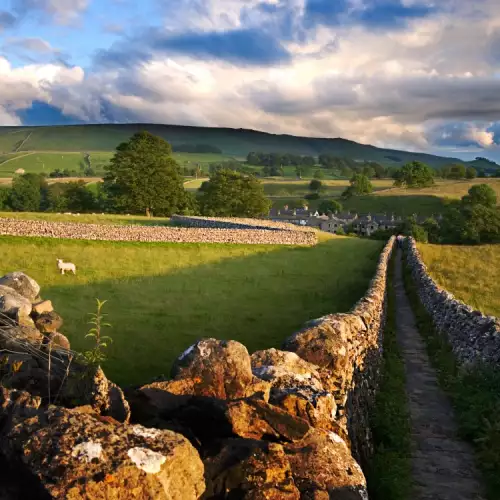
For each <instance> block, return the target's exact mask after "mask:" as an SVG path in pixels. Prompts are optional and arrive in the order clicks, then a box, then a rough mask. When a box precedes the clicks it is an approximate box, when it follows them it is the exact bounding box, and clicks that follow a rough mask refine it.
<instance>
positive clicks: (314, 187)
mask: <svg viewBox="0 0 500 500" xmlns="http://www.w3.org/2000/svg"><path fill="white" fill-rule="evenodd" d="M322 187H323V183H322V182H321V181H320V180H319V179H313V180H312V181H311V182H310V183H309V190H310V191H313V192H316V193H318V192H319V190H320V189H321V188H322Z"/></svg>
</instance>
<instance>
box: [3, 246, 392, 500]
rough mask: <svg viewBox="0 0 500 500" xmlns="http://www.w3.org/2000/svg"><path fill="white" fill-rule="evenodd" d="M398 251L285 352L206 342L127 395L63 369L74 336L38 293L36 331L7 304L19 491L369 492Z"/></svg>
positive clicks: (74, 368) (298, 495)
mask: <svg viewBox="0 0 500 500" xmlns="http://www.w3.org/2000/svg"><path fill="white" fill-rule="evenodd" d="M393 246H394V239H391V240H390V242H389V243H388V244H387V246H386V247H385V249H384V250H383V252H382V254H381V256H380V261H379V264H378V267H377V271H376V275H375V277H374V279H373V280H372V283H371V285H370V288H369V289H368V291H367V293H366V295H365V296H364V297H363V298H362V299H361V300H360V301H359V302H358V303H357V304H356V305H355V306H354V308H353V309H352V311H351V312H350V313H348V314H334V315H329V316H325V317H323V318H319V319H317V320H313V321H310V322H309V323H308V324H307V325H306V326H305V328H304V329H303V330H301V331H299V332H297V333H295V334H294V335H292V336H291V337H289V338H288V339H287V340H286V341H285V342H284V345H283V350H278V349H267V350H263V351H258V352H255V353H253V354H252V355H250V353H249V352H248V350H247V349H246V347H245V346H243V345H242V344H240V343H239V342H235V341H232V340H228V341H223V340H216V339H201V340H199V341H198V342H196V343H195V344H194V345H192V346H191V347H189V348H188V349H187V350H186V351H185V352H184V353H182V354H181V355H180V356H179V357H178V358H177V360H176V362H175V363H174V365H173V368H172V373H171V378H170V379H159V380H156V381H154V382H151V383H149V384H146V385H143V386H141V387H135V388H128V389H127V390H126V391H125V394H126V397H125V395H124V393H123V391H122V390H121V389H120V388H119V387H118V386H116V385H115V384H113V383H112V382H110V381H109V380H108V379H107V378H106V376H105V374H104V372H103V371H102V370H101V369H100V368H96V369H95V368H94V369H93V370H92V371H91V372H90V373H88V368H89V367H88V366H83V365H82V364H81V363H79V359H78V357H77V356H76V357H74V358H72V359H73V361H72V363H71V365H69V363H68V359H70V358H71V356H75V354H74V353H72V351H70V349H69V342H68V344H67V345H62V344H64V342H62V341H61V339H60V338H58V337H57V338H58V340H59V341H58V342H57V343H56V342H55V338H54V336H59V335H60V336H62V334H61V333H60V332H59V329H62V328H63V323H62V320H61V318H60V317H59V316H58V315H57V313H55V312H54V311H53V310H52V304H50V306H49V305H48V304H45V305H44V306H43V307H40V303H41V300H42V299H41V298H40V296H39V291H38V293H37V296H36V297H32V296H30V297H31V298H29V299H28V298H27V297H23V298H24V299H26V300H27V301H28V303H29V305H30V307H31V311H30V312H29V318H30V319H32V321H33V326H30V327H26V326H20V325H19V324H18V323H17V318H18V316H19V314H18V312H17V311H15V305H13V303H12V302H9V306H8V309H7V307H5V309H6V311H7V313H8V314H9V315H10V316H8V317H9V318H10V321H11V324H8V322H6V323H7V326H5V327H0V349H5V345H7V344H9V343H10V344H12V343H14V344H16V343H17V347H18V348H19V347H22V346H24V348H25V354H23V355H22V358H16V359H10V358H9V359H8V360H7V361H6V362H5V363H4V364H2V365H1V370H2V371H1V372H0V374H1V375H2V378H1V384H0V461H3V462H2V463H4V462H5V463H6V464H10V468H11V469H12V474H11V475H10V477H11V479H13V478H15V479H17V480H18V481H19V487H21V486H22V487H23V488H28V489H29V491H28V492H27V493H24V497H26V498H29V497H30V495H31V497H33V498H58V499H59V498H60V499H63V498H70V499H80V498H81V499H83V498H88V499H90V498H110V499H118V498H119V499H132V498H134V499H135V498H151V499H173V500H189V499H197V498H202V499H216V498H217V499H221V498H228V499H230V498H243V499H246V500H251V499H255V500H261V499H269V500H274V499H275V500H281V499H285V500H287V499H290V500H296V499H297V500H298V499H311V500H312V499H323V498H324V499H327V498H335V499H338V500H366V499H367V498H368V496H367V488H366V480H365V477H364V475H363V472H362V469H361V467H360V465H359V464H361V465H364V464H366V463H367V461H368V460H369V458H370V455H371V453H372V443H371V431H370V425H369V419H368V416H369V410H370V407H371V406H372V405H373V401H374V397H375V394H376V391H377V387H378V381H379V371H380V365H381V359H382V352H381V346H382V343H381V340H382V328H383V325H384V320H385V298H386V275H387V265H388V261H389V258H390V256H391V252H392V249H393ZM0 282H1V278H0ZM5 288H8V287H5ZM2 290H3V291H2ZM2 290H0V297H2V296H3V295H2V293H3V294H5V295H9V296H10V295H12V293H17V292H15V291H14V290H12V289H9V290H5V289H2ZM10 290H12V292H11V291H10ZM25 295H26V294H25ZM18 306H19V308H20V309H22V308H24V312H26V303H25V302H24V301H21V300H19V303H18ZM13 309H14V310H13ZM34 332H36V334H35V333H34ZM52 340H53V343H52V344H53V345H52V344H49V343H50V342H51V341H52ZM66 340H67V339H66ZM48 345H51V350H50V352H48V347H47V346H48ZM49 355H50V356H51V358H50V359H51V371H50V374H49V376H48V372H47V368H48V359H49ZM21 361H22V363H21V365H20V366H19V363H20V362H21ZM14 367H17V368H16V369H14ZM68 380H70V381H71V383H68ZM79 381H80V382H81V383H79ZM83 381H84V383H83ZM49 388H50V392H49ZM49 394H51V395H52V396H51V397H50V399H49ZM55 395H57V396H55ZM20 478H24V479H22V480H21V479H20ZM26 478H28V479H29V481H28V480H27V479H26ZM16 484H17V483H16ZM35 492H36V495H38V496H35ZM0 493H1V491H0ZM43 495H45V496H43Z"/></svg>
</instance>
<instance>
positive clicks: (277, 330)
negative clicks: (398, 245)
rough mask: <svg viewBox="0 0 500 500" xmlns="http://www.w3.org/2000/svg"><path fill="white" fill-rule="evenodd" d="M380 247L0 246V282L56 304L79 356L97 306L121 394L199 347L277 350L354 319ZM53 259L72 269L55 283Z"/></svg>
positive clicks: (360, 243)
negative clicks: (16, 278) (213, 341)
mask: <svg viewBox="0 0 500 500" xmlns="http://www.w3.org/2000/svg"><path fill="white" fill-rule="evenodd" d="M381 248H382V243H381V242H376V241H369V240H361V239H355V238H341V237H338V238H332V237H325V238H323V239H322V242H321V243H320V244H318V245H317V246H316V247H314V248H303V247H280V246H260V245H248V246H245V245H213V244H212V245H209V244H141V243H112V242H86V241H69V240H54V239H42V238H40V239H37V238H15V237H0V252H1V254H2V259H1V261H0V275H1V274H4V273H7V272H10V271H13V270H21V271H24V272H26V273H27V274H29V275H30V276H32V277H33V278H35V279H36V280H37V281H38V282H39V284H40V285H41V287H42V296H43V297H44V298H48V299H50V300H52V302H53V304H54V306H55V308H56V310H57V311H58V312H59V313H60V314H61V315H62V317H63V318H64V320H65V324H64V326H63V328H62V329H61V330H62V332H63V333H65V334H66V335H68V337H69V338H70V340H71V342H72V346H73V348H75V349H77V350H81V349H84V348H86V347H89V344H88V340H85V339H84V336H85V333H86V331H87V330H88V328H89V327H88V325H87V321H88V319H89V316H88V313H90V312H93V311H94V308H95V299H96V298H99V299H101V300H108V303H107V304H106V306H105V312H107V313H108V314H109V316H108V318H107V319H108V320H109V322H110V323H111V324H112V325H113V327H112V329H110V331H109V334H110V335H111V336H112V337H113V339H114V342H113V344H112V346H111V348H110V350H109V359H108V360H107V361H106V363H105V366H104V368H105V371H106V373H107V374H108V375H109V377H110V378H111V379H113V380H114V381H116V382H118V383H120V384H133V383H134V384H135V383H141V382H146V381H148V380H149V379H150V378H151V377H154V376H158V375H160V374H167V375H168V374H169V371H170V366H171V363H172V361H173V360H174V359H175V358H176V357H177V356H178V355H179V354H180V353H181V352H182V351H183V350H184V349H186V348H187V347H188V346H189V345H191V344H192V343H193V342H195V341H196V340H197V339H199V338H200V337H215V338H219V339H235V340H239V341H241V342H243V343H244V344H245V345H246V346H247V347H248V348H249V350H250V351H254V350H256V349H260V348H268V347H273V346H275V347H279V346H280V344H281V342H282V341H283V340H284V339H285V338H286V337H287V336H288V335H291V334H292V333H293V332H294V331H296V330H297V329H299V328H301V326H302V325H303V323H304V322H305V321H306V320H308V319H311V318H316V317H319V316H322V315H324V314H326V313H332V312H337V311H347V310H349V308H350V307H351V306H352V305H353V304H354V303H355V302H356V301H357V300H358V299H359V298H360V297H361V296H362V294H363V293H364V291H365V290H366V288H367V286H368V283H369V280H370V279H371V277H372V275H373V273H374V271H375V266H376V262H377V258H378V255H379V252H380V250H381ZM56 258H62V259H65V260H66V261H72V262H75V264H76V265H77V266H78V273H77V275H76V276H70V275H65V276H61V275H60V274H58V272H57V269H56Z"/></svg>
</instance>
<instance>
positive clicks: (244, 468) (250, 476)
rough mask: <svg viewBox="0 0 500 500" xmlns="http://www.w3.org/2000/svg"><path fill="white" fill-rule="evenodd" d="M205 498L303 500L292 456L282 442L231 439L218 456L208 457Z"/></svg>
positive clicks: (226, 442)
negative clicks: (285, 449) (298, 487)
mask: <svg viewBox="0 0 500 500" xmlns="http://www.w3.org/2000/svg"><path fill="white" fill-rule="evenodd" d="M204 464H205V477H206V478H207V491H206V494H205V497H204V498H241V499H244V500H250V499H252V500H259V499H260V500H299V499H300V492H299V490H298V489H297V487H296V486H295V484H294V481H293V477H292V471H291V469H290V463H289V461H288V457H287V456H286V454H285V451H284V450H283V446H281V445H280V444H278V443H269V442H266V441H256V440H252V439H227V440H225V441H224V442H223V443H222V444H221V446H220V451H219V452H218V453H217V454H216V455H215V456H210V457H208V458H206V459H204Z"/></svg>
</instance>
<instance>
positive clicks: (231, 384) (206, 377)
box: [163, 339, 269, 399]
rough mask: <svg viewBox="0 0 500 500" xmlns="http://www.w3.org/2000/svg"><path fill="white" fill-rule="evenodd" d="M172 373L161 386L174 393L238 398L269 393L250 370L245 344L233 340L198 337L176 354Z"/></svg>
mask: <svg viewBox="0 0 500 500" xmlns="http://www.w3.org/2000/svg"><path fill="white" fill-rule="evenodd" d="M172 377H173V378H174V381H173V382H171V381H167V382H165V383H164V387H163V389H164V390H166V391H169V392H172V393H174V394H178V395H180V394H191V395H195V396H205V397H213V398H218V399H238V398H243V397H248V396H251V395H253V394H255V393H263V394H264V397H265V394H266V393H267V394H268V393H269V385H268V384H266V383H263V382H262V381H261V380H259V379H257V378H256V377H254V375H253V374H252V367H251V362H250V355H249V354H248V351H247V348H246V347H245V346H244V345H243V344H240V343H239V342H235V341H234V340H229V341H224V340H215V339H204V340H199V341H198V342H196V344H193V345H192V346H191V347H189V348H188V349H187V350H186V351H185V352H184V353H183V354H181V355H180V356H179V357H178V358H177V360H176V361H175V363H174V366H173V368H172Z"/></svg>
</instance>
